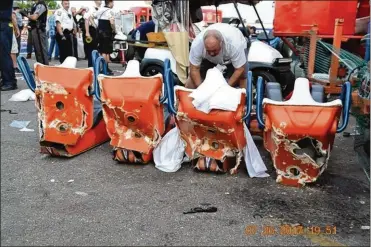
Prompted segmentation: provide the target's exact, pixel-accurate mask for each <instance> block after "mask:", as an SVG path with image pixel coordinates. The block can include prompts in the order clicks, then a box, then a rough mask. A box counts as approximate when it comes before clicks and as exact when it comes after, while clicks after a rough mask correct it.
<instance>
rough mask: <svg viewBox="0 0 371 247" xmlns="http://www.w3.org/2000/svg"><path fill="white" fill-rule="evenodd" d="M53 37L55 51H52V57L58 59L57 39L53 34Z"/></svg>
mask: <svg viewBox="0 0 371 247" xmlns="http://www.w3.org/2000/svg"><path fill="white" fill-rule="evenodd" d="M54 39H55V53H54V58H55V59H58V58H59V46H58V43H57V39H56V38H55V36H54Z"/></svg>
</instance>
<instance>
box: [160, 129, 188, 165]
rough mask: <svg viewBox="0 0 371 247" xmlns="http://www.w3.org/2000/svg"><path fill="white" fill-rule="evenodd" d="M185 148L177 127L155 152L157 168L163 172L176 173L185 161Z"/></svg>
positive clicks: (168, 134) (167, 135)
mask: <svg viewBox="0 0 371 247" xmlns="http://www.w3.org/2000/svg"><path fill="white" fill-rule="evenodd" d="M184 151H185V146H184V143H183V141H182V139H181V138H180V133H179V130H178V128H177V127H175V128H173V129H172V130H170V131H169V132H168V133H167V134H166V135H165V136H164V137H163V138H162V140H161V141H160V143H159V144H158V146H157V147H156V148H155V149H154V150H153V160H154V162H155V167H156V168H157V169H159V170H161V171H163V172H176V171H178V170H179V169H180V167H181V164H182V163H183V161H185V159H184Z"/></svg>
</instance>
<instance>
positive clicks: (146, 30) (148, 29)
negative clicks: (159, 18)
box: [131, 21, 155, 40]
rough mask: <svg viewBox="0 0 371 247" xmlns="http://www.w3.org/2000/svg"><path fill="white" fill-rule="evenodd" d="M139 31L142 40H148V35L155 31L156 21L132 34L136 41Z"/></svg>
mask: <svg viewBox="0 0 371 247" xmlns="http://www.w3.org/2000/svg"><path fill="white" fill-rule="evenodd" d="M137 31H139V32H140V40H148V39H147V33H151V32H154V31H155V23H154V21H148V22H145V23H143V24H142V25H140V26H139V27H138V28H137V29H135V31H134V32H133V33H132V34H131V38H132V39H135V37H136V33H137Z"/></svg>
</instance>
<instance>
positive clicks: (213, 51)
mask: <svg viewBox="0 0 371 247" xmlns="http://www.w3.org/2000/svg"><path fill="white" fill-rule="evenodd" d="M222 43H223V36H222V34H221V33H220V32H219V31H218V30H207V31H206V32H205V34H204V44H205V49H206V52H207V53H208V54H209V55H210V56H212V57H215V56H217V55H219V53H220V51H221V49H222Z"/></svg>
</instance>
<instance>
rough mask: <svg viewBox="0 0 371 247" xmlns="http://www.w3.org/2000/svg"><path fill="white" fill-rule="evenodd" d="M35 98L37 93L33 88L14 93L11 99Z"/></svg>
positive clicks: (26, 99) (24, 99)
mask: <svg viewBox="0 0 371 247" xmlns="http://www.w3.org/2000/svg"><path fill="white" fill-rule="evenodd" d="M28 100H35V93H34V92H32V91H31V89H23V90H21V91H19V92H18V93H15V94H13V95H12V97H11V98H10V99H9V101H28Z"/></svg>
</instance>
